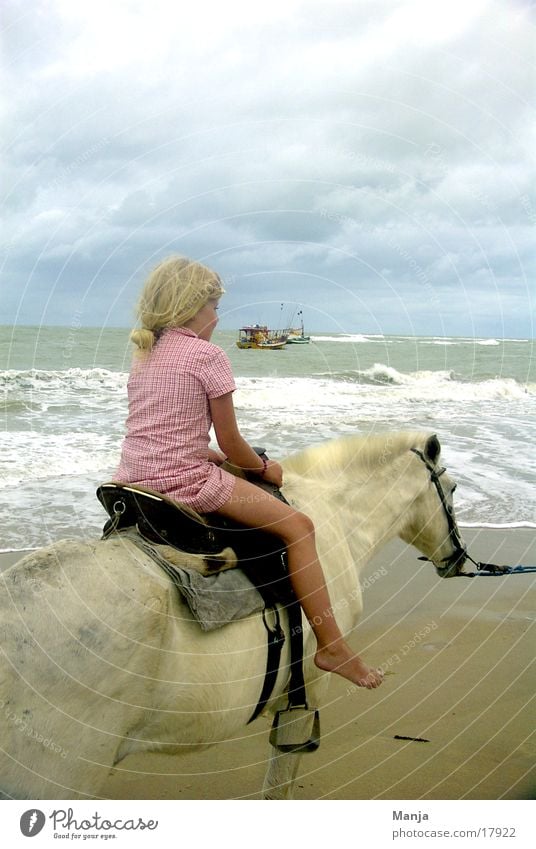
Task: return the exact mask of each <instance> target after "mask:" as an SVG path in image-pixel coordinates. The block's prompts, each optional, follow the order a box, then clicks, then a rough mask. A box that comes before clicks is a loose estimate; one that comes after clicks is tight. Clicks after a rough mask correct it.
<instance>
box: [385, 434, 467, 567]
mask: <svg viewBox="0 0 536 849" xmlns="http://www.w3.org/2000/svg"><path fill="white" fill-rule="evenodd" d="M411 450H412V452H413V453H414V454H415V455H416V459H417V458H418V462H419V463H420V470H418V471H419V480H421V479H422V474H423V472H424V474H425V475H426V478H425V483H424V485H423V486H420V487H419V492H418V495H417V497H416V499H415V502H414V507H415V510H414V511H413V514H412V519H411V520H410V523H409V526H408V527H407V528H406V529H404V531H403V532H402V533H401V537H402V539H403V540H404V542H407V543H409V544H411V545H414V546H415V547H416V548H418V549H419V551H421V552H422V553H423V554H424V555H425V556H424V557H423V558H421V559H423V560H431V561H432V563H433V564H434V566H435V569H436V572H437V574H438V575H439V576H440V577H441V578H453V577H455V576H456V575H459V574H460V572H461V570H462V567H463V564H464V563H465V560H466V556H467V549H466V546H465V543H464V542H463V540H462V538H461V536H460V532H459V530H458V524H457V522H456V517H455V515H454V507H453V494H454V491H455V489H456V484H455V483H454V481H453V480H452V478H450V477H449V475H448V474H447V472H446V469H445V468H443V467H440V466H439V458H440V454H441V445H440V443H439V439H438V438H437V436H436V435H435V434H434V435H432V436H429V437H428V438H427V440H426V442H425V445H424V448H423V449H422V450H421V449H419V448H417V447H415V448H412V449H411Z"/></svg>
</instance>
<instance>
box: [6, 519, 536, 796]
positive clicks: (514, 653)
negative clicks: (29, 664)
mask: <svg viewBox="0 0 536 849" xmlns="http://www.w3.org/2000/svg"><path fill="white" fill-rule="evenodd" d="M463 535H464V537H465V539H466V541H467V543H468V545H469V552H470V553H471V555H472V556H473V557H474V558H475V560H483V561H491V562H494V563H499V564H508V565H517V564H518V563H522V564H524V565H536V531H533V530H524V529H521V530H504V531H503V530H489V529H468V530H465V531H464V534H463ZM21 556H22V553H16V554H9V555H2V556H1V558H0V566H1V568H6V567H7V566H8V565H9V564H10V563H11V562H14V561H16V560H17V559H18V558H19V557H21ZM416 558H417V552H416V551H415V550H414V549H410V548H408V547H407V546H404V545H403V544H402V543H399V542H394V543H391V544H390V545H388V546H386V547H385V548H384V549H383V551H382V552H381V553H380V555H379V556H378V557H377V558H376V560H375V561H373V562H372V563H370V564H369V566H368V567H367V569H366V574H365V575H363V576H362V578H363V579H364V580H365V590H364V600H365V611H364V614H363V618H362V620H361V622H360V624H359V626H358V628H357V629H356V631H355V632H354V634H353V636H352V638H351V643H352V645H353V646H354V647H355V648H356V649H357V650H359V651H360V652H361V653H362V654H363V655H364V657H365V658H366V659H367V660H368V661H369V662H370V663H374V664H376V665H379V664H382V665H383V666H384V668H386V669H387V670H388V672H389V673H391V674H389V675H387V676H386V679H385V682H384V684H383V685H382V686H381V687H380V688H379V689H378V690H375V691H365V690H361V689H358V688H351V687H349V686H348V685H347V683H346V682H345V681H343V680H342V679H339V678H337V677H336V676H333V679H332V683H331V687H330V691H329V696H328V701H327V704H326V705H325V706H323V708H322V710H321V738H322V742H321V746H320V749H319V750H318V751H317V752H316V753H314V754H308V755H305V756H304V757H303V758H302V760H301V765H300V769H299V773H298V775H299V777H298V781H297V790H296V798H297V799H412V800H420V799H423V800H424V799H446V800H458V799H525V798H531V797H534V795H535V789H536V767H535V762H536V759H535V753H536V732H535V723H534V715H535V712H534V700H535V692H536V686H535V683H536V674H535V668H534V666H535V664H534V645H535V639H534V620H535V608H536V574H526V575H511V576H505V577H477V578H474V579H468V578H458V579H452V580H442V579H440V578H438V577H437V575H436V574H435V572H434V569H433V567H432V566H431V564H429V563H422V562H419V561H418V560H417V559H416ZM472 568H473V567H472V566H471V565H470V564H468V565H467V566H466V570H467V571H470V570H472ZM367 578H368V580H367ZM269 728H270V721H269V720H268V719H265V718H262V717H261V718H260V719H258V720H257V721H256V722H255V723H253V724H252V725H251V726H249V727H248V728H247V729H246V731H245V733H244V734H242V735H240V737H239V738H238V739H235V740H231V741H229V742H227V743H223V744H221V745H220V746H217V747H213V748H211V749H208V750H206V751H205V752H202V753H198V754H196V755H190V756H187V757H182V758H171V757H166V756H156V755H145V756H143V757H142V756H136V757H130V758H127V759H126V760H125V761H124V762H123V763H122V764H121V767H122V769H121V770H118V771H117V772H116V773H115V775H114V776H113V777H112V778H111V779H110V780H109V782H108V786H107V793H106V795H107V796H108V797H109V798H116V799H259V798H260V789H261V787H262V780H263V775H264V771H265V761H266V757H267V755H268V732H269ZM397 737H398V738H402V739H397ZM404 738H410V739H404Z"/></svg>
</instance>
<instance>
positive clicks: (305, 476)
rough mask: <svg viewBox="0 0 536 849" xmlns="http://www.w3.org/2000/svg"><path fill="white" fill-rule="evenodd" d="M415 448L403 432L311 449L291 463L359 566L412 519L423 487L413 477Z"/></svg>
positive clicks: (337, 442) (358, 438)
mask: <svg viewBox="0 0 536 849" xmlns="http://www.w3.org/2000/svg"><path fill="white" fill-rule="evenodd" d="M414 443H415V435H411V434H405V433H403V434H394V435H393V434H390V435H386V436H385V438H378V437H373V438H370V439H366V438H362V437H355V438H345V439H342V440H335V441H334V442H333V443H328V444H327V445H326V446H320V447H318V448H313V449H308V450H306V451H304V452H303V453H302V455H297V460H298V462H295V463H294V465H292V464H290V470H293V471H296V473H297V474H298V475H299V477H300V478H301V485H302V486H303V487H304V488H306V489H307V491H308V493H309V498H311V497H312V498H313V499H315V500H316V501H318V500H323V503H324V505H325V508H326V510H328V511H329V512H330V513H332V515H333V516H334V519H335V518H336V521H337V522H341V523H342V527H341V532H342V533H343V534H344V535H345V538H346V540H347V542H348V545H349V547H350V549H351V551H352V556H353V558H354V561H355V563H356V564H357V565H358V566H359V565H363V564H364V563H365V562H366V561H367V560H368V559H369V558H370V557H371V556H372V555H373V554H374V552H375V551H376V550H377V549H378V548H379V547H380V546H382V545H384V544H385V543H387V542H388V541H389V540H390V539H392V538H394V537H396V536H399V535H400V533H401V532H402V531H403V528H404V527H405V526H406V525H407V524H408V522H409V520H410V516H411V505H412V503H413V502H414V500H415V496H416V494H417V490H418V487H419V484H418V482H417V481H416V480H415V476H414V474H412V473H410V472H409V467H410V466H411V464H412V459H413V458H412V455H411V454H410V453H409V447H410V446H411V445H412V444H414ZM300 467H301V468H300ZM300 500H301V499H300ZM304 506H305V505H304Z"/></svg>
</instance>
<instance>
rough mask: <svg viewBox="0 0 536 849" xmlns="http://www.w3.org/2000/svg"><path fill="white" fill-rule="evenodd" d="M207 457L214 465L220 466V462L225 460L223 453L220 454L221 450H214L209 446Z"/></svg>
mask: <svg viewBox="0 0 536 849" xmlns="http://www.w3.org/2000/svg"><path fill="white" fill-rule="evenodd" d="M208 459H209V460H210V462H211V463H215V465H216V466H221V464H222V463H224V462H225V454H222V453H221V451H215V450H214V449H213V448H209V449H208Z"/></svg>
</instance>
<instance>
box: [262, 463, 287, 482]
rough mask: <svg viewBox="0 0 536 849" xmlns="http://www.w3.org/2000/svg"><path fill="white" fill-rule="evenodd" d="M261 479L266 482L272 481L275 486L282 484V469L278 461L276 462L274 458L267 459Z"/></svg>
mask: <svg viewBox="0 0 536 849" xmlns="http://www.w3.org/2000/svg"><path fill="white" fill-rule="evenodd" d="M262 479H263V480H264V481H266V482H267V483H273V484H274V485H275V486H283V469H282V468H281V466H280V465H279V463H276V461H275V460H268V461H267V463H266V471H265V473H264V474H263V476H262Z"/></svg>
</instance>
